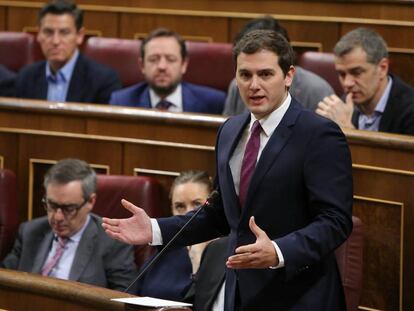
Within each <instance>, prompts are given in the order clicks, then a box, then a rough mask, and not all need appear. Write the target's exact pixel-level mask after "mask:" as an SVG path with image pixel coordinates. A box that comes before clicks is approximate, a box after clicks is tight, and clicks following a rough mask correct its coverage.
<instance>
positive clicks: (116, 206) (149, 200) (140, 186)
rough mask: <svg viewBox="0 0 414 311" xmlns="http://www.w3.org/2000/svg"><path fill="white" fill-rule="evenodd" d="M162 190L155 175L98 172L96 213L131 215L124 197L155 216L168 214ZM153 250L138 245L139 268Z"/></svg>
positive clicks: (136, 260)
mask: <svg viewBox="0 0 414 311" xmlns="http://www.w3.org/2000/svg"><path fill="white" fill-rule="evenodd" d="M160 193H161V186H160V184H159V183H158V181H157V180H156V179H154V178H151V177H147V176H123V175H119V176H118V175H98V178H97V189H96V197H97V199H96V203H95V206H94V209H93V212H94V213H96V214H98V215H100V216H104V217H110V218H126V217H130V216H131V213H130V212H129V211H128V210H126V209H125V208H124V207H123V206H122V205H121V199H126V200H128V201H130V202H131V203H133V204H135V205H137V206H139V207H141V208H143V209H144V210H145V211H146V212H147V214H148V215H149V216H151V217H161V216H166V215H165V214H163V211H162V210H161V207H160V206H161V205H160ZM152 251H153V250H152V248H151V247H149V246H147V245H144V246H136V247H135V262H136V264H137V266H138V267H140V266H141V265H142V263H143V262H144V261H145V260H146V259H147V258H148V257H149V256H150V255H151V254H152Z"/></svg>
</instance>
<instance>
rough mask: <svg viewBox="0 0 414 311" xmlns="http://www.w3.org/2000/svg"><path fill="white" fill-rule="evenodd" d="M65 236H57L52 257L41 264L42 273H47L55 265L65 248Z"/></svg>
mask: <svg viewBox="0 0 414 311" xmlns="http://www.w3.org/2000/svg"><path fill="white" fill-rule="evenodd" d="M67 241H68V239H66V238H61V237H58V245H57V247H56V250H55V253H54V255H53V257H52V258H50V260H49V261H48V262H47V263H46V264H45V265H44V266H43V269H42V275H46V276H47V275H49V274H50V272H52V270H53V268H54V267H56V265H57V264H58V262H59V260H60V258H61V257H62V255H63V251H64V250H65V244H66V242H67Z"/></svg>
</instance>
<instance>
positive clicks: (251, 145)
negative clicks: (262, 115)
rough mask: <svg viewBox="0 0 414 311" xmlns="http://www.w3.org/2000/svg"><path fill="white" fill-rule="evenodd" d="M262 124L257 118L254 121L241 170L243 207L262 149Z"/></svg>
mask: <svg viewBox="0 0 414 311" xmlns="http://www.w3.org/2000/svg"><path fill="white" fill-rule="evenodd" d="M261 131H262V126H261V125H260V123H259V121H258V120H256V121H254V123H253V126H252V129H251V134H250V138H249V141H248V142H247V145H246V150H245V151H244V156H243V162H242V166H241V171H240V186H239V200H240V205H241V206H242V207H243V205H244V202H245V199H246V195H247V190H248V189H249V184H250V179H251V178H252V175H253V172H254V169H255V167H256V161H257V155H258V153H259V149H260V132H261Z"/></svg>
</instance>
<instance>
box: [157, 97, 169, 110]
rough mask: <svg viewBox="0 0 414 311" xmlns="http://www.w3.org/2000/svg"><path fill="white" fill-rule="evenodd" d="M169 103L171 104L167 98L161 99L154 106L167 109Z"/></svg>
mask: <svg viewBox="0 0 414 311" xmlns="http://www.w3.org/2000/svg"><path fill="white" fill-rule="evenodd" d="M171 105H172V104H171V103H170V102H169V101H168V100H165V99H161V100H160V101H159V102H158V104H157V105H156V106H155V107H156V108H157V109H159V110H168V108H170V107H171Z"/></svg>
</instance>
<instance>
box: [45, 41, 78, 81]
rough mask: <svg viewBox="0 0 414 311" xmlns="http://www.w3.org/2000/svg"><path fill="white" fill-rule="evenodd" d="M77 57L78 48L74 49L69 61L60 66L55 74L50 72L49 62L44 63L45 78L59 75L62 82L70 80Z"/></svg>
mask: <svg viewBox="0 0 414 311" xmlns="http://www.w3.org/2000/svg"><path fill="white" fill-rule="evenodd" d="M78 57H79V50H78V49H76V50H75V52H74V53H73V56H72V57H71V58H70V59H69V61H68V62H67V63H66V64H65V65H64V66H63V67H62V68H60V69H59V70H58V71H57V72H56V74H55V75H54V74H53V73H52V70H51V69H50V66H49V63H46V78H47V79H55V78H56V77H60V78H62V79H63V81H64V82H67V81H70V78H71V77H72V73H73V69H74V68H75V64H76V61H77V59H78Z"/></svg>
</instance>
